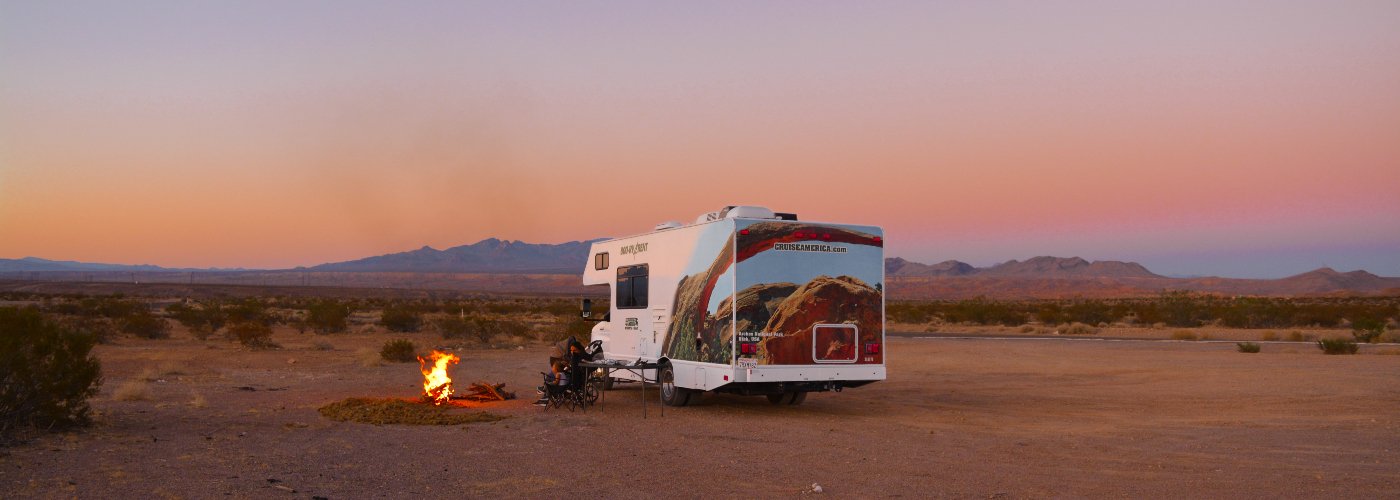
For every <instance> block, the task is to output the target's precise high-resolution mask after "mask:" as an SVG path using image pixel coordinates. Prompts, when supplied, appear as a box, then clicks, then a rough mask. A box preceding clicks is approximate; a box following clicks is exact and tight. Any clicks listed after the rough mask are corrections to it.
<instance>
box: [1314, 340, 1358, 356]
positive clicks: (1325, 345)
mask: <svg viewBox="0 0 1400 500" xmlns="http://www.w3.org/2000/svg"><path fill="white" fill-rule="evenodd" d="M1317 348H1318V349H1321V350H1322V353H1323V354H1356V351H1357V346H1356V341H1353V340H1349V339H1322V340H1319V341H1317Z"/></svg>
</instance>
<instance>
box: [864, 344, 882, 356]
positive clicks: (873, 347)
mask: <svg viewBox="0 0 1400 500" xmlns="http://www.w3.org/2000/svg"><path fill="white" fill-rule="evenodd" d="M865 353H866V354H880V344H865Z"/></svg>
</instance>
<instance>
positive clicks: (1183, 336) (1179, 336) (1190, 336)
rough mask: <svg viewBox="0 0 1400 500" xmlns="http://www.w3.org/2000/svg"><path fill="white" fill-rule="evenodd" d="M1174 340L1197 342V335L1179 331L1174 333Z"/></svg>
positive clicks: (1188, 331)
mask: <svg viewBox="0 0 1400 500" xmlns="http://www.w3.org/2000/svg"><path fill="white" fill-rule="evenodd" d="M1172 340H1196V333H1195V332H1192V331H1190V330H1177V331H1174V332H1172Z"/></svg>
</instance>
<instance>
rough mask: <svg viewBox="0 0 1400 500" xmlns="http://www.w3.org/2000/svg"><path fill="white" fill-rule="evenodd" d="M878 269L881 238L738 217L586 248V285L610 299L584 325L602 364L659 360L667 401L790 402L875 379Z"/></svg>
mask: <svg viewBox="0 0 1400 500" xmlns="http://www.w3.org/2000/svg"><path fill="white" fill-rule="evenodd" d="M884 261H885V258H884V234H883V232H882V231H881V230H880V228H878V227H872V226H855V225H847V224H828V223H815V222H802V221H798V220H797V217H796V216H795V215H792V214H779V213H774V212H773V211H772V210H769V209H766V208H762V207H747V206H737V207H727V208H725V209H724V210H720V211H718V212H711V213H708V214H704V215H701V216H700V217H699V218H698V219H696V221H695V223H694V224H689V225H682V224H679V223H674V222H671V223H664V224H660V225H658V226H656V229H655V230H654V231H652V232H649V233H646V234H641V235H637V236H629V237H625V238H615V239H610V240H606V241H599V242H596V243H593V247H592V250H591V252H590V259H589V261H588V264H587V265H586V268H585V269H584V273H583V284H584V285H600V286H603V285H606V286H608V287H609V289H610V290H609V291H610V293H609V296H610V297H611V300H610V305H609V310H608V313H607V315H606V316H604V317H603V318H602V319H601V321H599V323H598V324H597V325H595V326H594V328H593V340H595V341H597V340H600V341H602V346H603V354H604V356H605V358H606V359H609V360H619V361H622V362H627V363H631V362H636V361H639V360H640V361H642V362H648V363H661V364H662V367H661V368H660V369H659V370H658V374H657V378H658V379H660V382H661V385H662V391H661V392H662V399H663V400H664V401H665V402H666V404H669V405H672V406H683V405H685V404H687V403H688V402H689V401H690V399H691V396H692V395H694V394H696V393H698V392H703V391H716V392H729V393H737V394H752V395H765V396H768V399H769V401H772V402H773V403H775V404H800V403H802V401H803V400H804V399H806V395H807V393H808V392H811V391H826V390H836V391H840V390H841V389H843V388H846V387H857V386H861V385H865V384H868V383H871V382H875V381H878V380H884V379H885V354H884V343H885V299H884V297H885V294H884V287H885V284H884V283H885V265H884ZM585 304H587V301H585ZM587 309H588V306H587V305H585V310H584V313H583V314H584V316H585V317H590V316H591V315H592V314H591V312H589V311H588V310H587ZM614 376H615V377H616V378H619V379H627V378H630V379H632V380H636V379H637V375H635V374H629V373H627V372H624V371H615V372H614Z"/></svg>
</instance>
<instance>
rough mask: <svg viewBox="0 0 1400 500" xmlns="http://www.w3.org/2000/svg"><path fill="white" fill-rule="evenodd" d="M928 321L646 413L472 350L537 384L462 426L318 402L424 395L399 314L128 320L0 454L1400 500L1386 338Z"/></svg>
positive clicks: (185, 478) (33, 490)
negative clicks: (1119, 335) (568, 399)
mask: <svg viewBox="0 0 1400 500" xmlns="http://www.w3.org/2000/svg"><path fill="white" fill-rule="evenodd" d="M974 333H980V334H984V335H985V334H989V333H999V331H995V330H994V331H989V332H974ZM1001 333H1004V332H1001ZM1217 335H1218V336H1219V337H1220V338H1228V337H1229V335H1225V334H1222V333H1219V332H1217ZM1239 335H1240V336H1241V337H1242V338H1243V337H1250V338H1253V337H1257V336H1258V335H1259V334H1258V333H1257V332H1247V333H1240V334H1239ZM973 336H974V337H975V335H973ZM1032 336H1034V334H1032ZM1099 336H1103V334H1100V335H1099ZM1148 336H1149V337H1151V335H1148ZM408 337H409V338H411V339H413V340H414V341H415V342H416V343H417V344H418V346H419V347H420V349H425V350H426V349H427V348H430V347H434V346H436V345H438V344H440V343H442V340H441V339H440V337H437V336H435V335H431V334H410V335H408ZM922 337H924V336H922V335H918V334H917V333H915V334H911V335H907V336H894V335H892V336H891V337H890V339H889V340H888V346H887V353H888V359H889V369H890V378H889V380H887V381H884V382H880V383H876V384H873V385H870V386H866V387H862V388H856V389H850V390H846V391H844V392H841V393H817V394H813V395H812V396H811V397H809V398H808V399H807V402H806V403H805V404H804V405H801V406H796V407H791V406H784V407H778V406H773V405H770V404H769V403H768V402H767V401H766V400H765V399H763V398H759V397H740V396H731V395H714V394H708V395H706V397H705V398H704V399H703V400H702V401H701V402H700V403H699V404H694V405H692V406H689V407H684V408H666V409H665V414H664V416H663V415H661V413H660V412H659V409H660V408H659V407H658V406H650V407H649V409H648V413H647V416H646V418H643V414H642V408H641V406H640V405H641V401H640V396H641V394H640V392H639V389H638V387H636V386H635V385H630V386H621V387H619V388H617V389H615V390H613V391H611V392H609V393H608V394H607V395H606V403H605V404H604V405H603V406H602V407H594V408H592V409H589V410H588V411H586V412H580V411H576V412H572V413H571V412H567V411H562V410H556V409H550V410H544V409H541V408H539V407H535V406H532V405H531V404H530V403H531V401H532V400H533V399H534V398H533V396H534V390H533V387H534V386H535V385H536V384H535V382H536V381H537V380H538V372H539V371H540V370H542V369H543V368H544V359H545V357H546V356H547V347H546V346H545V345H543V344H532V345H524V346H516V347H506V348H499V349H485V348H482V349H462V350H457V351H456V353H457V354H458V355H460V356H461V357H462V362H461V363H460V364H459V365H456V366H455V367H453V369H452V376H453V378H454V379H455V380H456V381H457V382H459V383H461V382H470V381H478V380H487V381H497V382H505V383H506V384H507V389H514V390H516V391H517V392H518V394H519V396H520V397H519V399H516V400H512V401H506V402H499V403H484V404H480V405H478V406H477V407H475V408H468V409H460V410H453V411H461V412H470V411H482V410H484V411H489V412H492V413H496V414H500V415H504V416H507V417H509V418H506V419H504V420H500V421H497V422H492V423H474V424H466V425H459V426H405V425H384V426H375V425H369V424H360V423H348V422H337V421H332V420H329V419H326V418H324V417H322V416H321V415H320V414H319V413H318V412H317V409H318V408H319V407H321V406H323V405H326V404H328V403H331V402H335V401H339V400H342V399H345V398H349V397H402V398H413V397H416V396H417V395H418V393H419V391H420V390H421V385H420V383H421V376H420V374H419V371H418V370H419V367H418V364H417V363H393V364H376V363H374V362H373V358H374V356H373V354H374V352H375V351H376V350H377V349H378V347H379V346H380V345H381V344H382V343H383V342H384V340H385V338H386V337H385V335H384V334H382V333H380V334H366V333H358V334H340V335H313V334H299V333H297V332H296V331H295V330H291V329H287V328H285V327H279V329H278V330H277V331H276V334H275V340H276V341H277V342H278V343H279V344H281V346H282V349H280V350H270V351H249V350H245V349H242V348H240V347H239V346H238V345H237V344H236V343H232V342H228V341H226V340H216V339H211V340H207V341H200V340H195V339H194V338H192V337H191V336H189V334H188V333H186V332H183V331H179V330H177V332H176V335H175V337H174V338H172V339H167V340H140V339H133V338H121V339H119V340H118V341H117V342H116V343H114V344H108V345H101V346H99V347H98V348H97V351H96V353H97V356H98V357H99V358H100V359H101V361H102V363H103V369H104V374H105V383H104V385H103V388H102V392H101V393H100V394H99V395H98V396H97V397H96V398H95V399H94V400H93V405H94V408H95V410H96V412H97V416H96V423H95V424H94V425H93V426H92V427H90V428H87V429H83V430H79V431H73V432H68V433H38V434H33V435H30V436H28V439H27V441H25V442H22V443H19V444H16V445H12V446H10V447H7V448H0V491H4V492H5V493H4V494H3V495H0V496H4V497H9V498H16V497H18V498H28V497H38V498H49V497H63V498H68V497H78V498H94V497H103V498H111V497H139V498H155V497H166V498H209V497H234V498H248V497H255V498H277V497H288V498H312V497H323V498H367V497H387V498H407V497H419V498H421V497H425V496H434V495H437V496H454V497H455V496H469V497H562V496H583V497H618V496H621V495H624V494H645V495H648V496H677V497H714V496H723V497H734V496H744V497H754V496H762V497H789V496H804V495H809V494H814V491H813V485H820V488H821V494H822V495H829V496H835V497H900V496H902V497H956V498H970V497H976V498H1022V497H1085V496H1088V497H1134V498H1139V497H1174V498H1179V497H1210V498H1218V497H1254V498H1278V497H1327V498H1333V497H1344V498H1387V497H1388V498H1395V497H1400V419H1398V418H1397V416H1400V385H1397V384H1396V383H1395V381H1396V380H1400V356H1395V355H1385V354H1394V353H1396V352H1400V350H1397V349H1396V348H1395V347H1393V346H1389V347H1387V346H1379V347H1378V346H1369V345H1368V346H1363V347H1362V351H1361V353H1360V354H1358V355H1354V356H1324V355H1322V354H1321V353H1320V352H1319V351H1318V350H1317V349H1316V348H1315V347H1314V346H1312V345H1311V344H1309V343H1303V342H1299V343H1286V342H1280V343H1265V344H1264V347H1263V352H1261V353H1258V354H1243V353H1239V352H1236V350H1235V346H1234V344H1233V343H1219V342H1171V341H1127V342H1105V341H1078V340H1059V339H1053V338H1051V339H1046V340H1041V341H1030V340H1014V339H1013V340H1000V339H986V338H981V339H978V338H972V339H964V338H922ZM1041 337H1054V335H1053V334H1050V335H1041ZM119 392H124V394H122V395H121V396H122V397H117V396H118V393H119ZM133 394H135V395H136V396H134V397H133ZM648 395H650V396H652V397H655V395H656V393H655V392H648Z"/></svg>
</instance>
